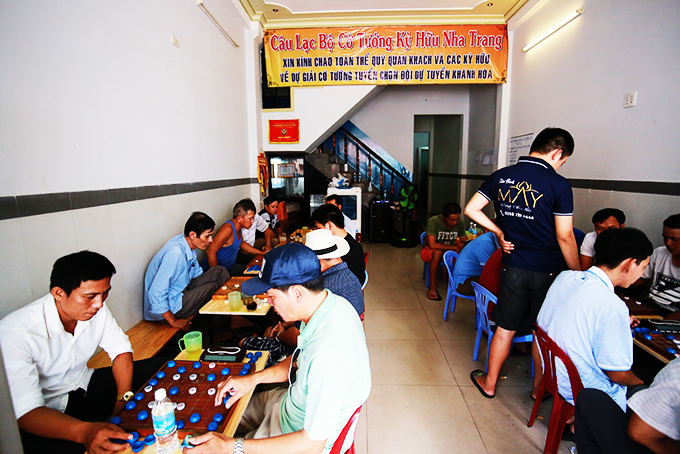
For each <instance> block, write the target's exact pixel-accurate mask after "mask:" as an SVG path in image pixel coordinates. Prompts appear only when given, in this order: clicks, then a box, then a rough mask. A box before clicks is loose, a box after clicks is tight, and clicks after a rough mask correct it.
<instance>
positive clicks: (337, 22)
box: [240, 0, 528, 29]
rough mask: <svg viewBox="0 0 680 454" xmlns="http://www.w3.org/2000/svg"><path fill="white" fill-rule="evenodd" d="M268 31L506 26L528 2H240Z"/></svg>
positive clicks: (319, 0) (501, 0) (473, 0)
mask: <svg viewBox="0 0 680 454" xmlns="http://www.w3.org/2000/svg"><path fill="white" fill-rule="evenodd" d="M240 1H241V4H242V5H243V7H244V8H245V10H246V12H247V13H248V15H249V16H250V18H251V19H252V20H254V21H259V22H260V24H262V26H263V27H264V28H268V29H277V28H305V27H341V26H359V25H430V24H432V25H436V24H441V25H444V24H446V25H456V24H505V23H507V21H508V20H509V19H510V18H511V17H512V16H513V15H514V14H515V13H516V12H517V11H518V10H519V9H520V8H521V7H522V6H523V5H524V4H525V3H526V2H527V1H528V0H485V1H481V2H480V1H479V0H277V1H276V2H267V1H265V0H240Z"/></svg>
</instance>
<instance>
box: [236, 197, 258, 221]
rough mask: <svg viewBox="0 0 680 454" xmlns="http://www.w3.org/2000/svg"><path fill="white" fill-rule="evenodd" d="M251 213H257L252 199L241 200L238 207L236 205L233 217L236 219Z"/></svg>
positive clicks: (237, 203)
mask: <svg viewBox="0 0 680 454" xmlns="http://www.w3.org/2000/svg"><path fill="white" fill-rule="evenodd" d="M249 211H252V212H253V213H256V212H257V211H256V210H255V204H254V203H253V201H252V200H250V199H241V200H239V201H238V202H236V205H234V211H233V212H232V215H233V217H234V218H237V217H239V216H246V215H247V214H248V212H249Z"/></svg>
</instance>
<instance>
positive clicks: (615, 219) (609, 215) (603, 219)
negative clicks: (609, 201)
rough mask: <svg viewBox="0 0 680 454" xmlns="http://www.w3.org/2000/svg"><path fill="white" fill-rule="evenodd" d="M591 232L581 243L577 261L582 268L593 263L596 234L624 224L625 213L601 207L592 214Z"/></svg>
mask: <svg viewBox="0 0 680 454" xmlns="http://www.w3.org/2000/svg"><path fill="white" fill-rule="evenodd" d="M592 222H593V227H595V230H594V231H593V232H588V233H587V234H586V236H585V238H583V243H581V251H580V254H579V257H578V259H579V262H580V264H581V269H582V270H587V269H588V268H590V267H591V266H592V265H593V258H594V257H595V240H596V239H597V236H598V235H599V234H600V233H602V232H604V231H605V230H607V229H620V228H621V227H625V226H626V215H625V214H624V213H623V211H621V210H619V209H618V208H603V209H601V210H598V211H596V212H595V214H594V215H593V219H592Z"/></svg>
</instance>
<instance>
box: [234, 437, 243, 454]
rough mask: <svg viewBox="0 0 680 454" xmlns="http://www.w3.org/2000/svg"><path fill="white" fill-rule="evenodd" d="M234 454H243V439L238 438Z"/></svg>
mask: <svg viewBox="0 0 680 454" xmlns="http://www.w3.org/2000/svg"><path fill="white" fill-rule="evenodd" d="M234 454H243V438H237V439H236V441H235V442H234Z"/></svg>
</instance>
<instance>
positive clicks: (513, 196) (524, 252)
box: [465, 128, 579, 398]
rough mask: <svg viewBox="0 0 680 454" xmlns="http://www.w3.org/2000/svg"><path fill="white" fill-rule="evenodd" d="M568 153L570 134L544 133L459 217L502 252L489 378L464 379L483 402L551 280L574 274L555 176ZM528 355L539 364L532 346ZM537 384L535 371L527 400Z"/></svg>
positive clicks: (565, 209)
mask: <svg viewBox="0 0 680 454" xmlns="http://www.w3.org/2000/svg"><path fill="white" fill-rule="evenodd" d="M573 152H574V139H573V138H572V137H571V134H569V132H567V131H565V130H564V129H559V128H546V129H544V130H543V131H541V132H540V133H539V134H538V135H537V136H536V138H535V139H534V141H533V143H532V144H531V148H530V149H529V156H523V157H521V158H519V161H518V162H517V164H515V165H513V166H510V167H505V168H503V169H499V170H497V171H495V172H494V173H492V174H491V175H490V176H489V178H487V180H486V181H485V182H484V183H483V184H482V186H481V187H480V188H479V191H477V193H476V194H475V195H474V196H472V199H470V202H469V203H468V204H467V206H466V207H465V215H466V216H468V217H469V218H470V219H472V220H473V221H475V222H477V223H478V224H480V225H481V226H483V227H485V228H487V229H488V230H490V231H491V232H493V233H495V234H496V236H497V237H498V241H499V243H500V245H501V248H503V258H502V262H503V269H502V271H501V284H500V290H499V293H498V304H497V305H496V307H494V309H493V311H492V313H491V317H492V318H493V320H494V322H496V324H497V325H498V328H497V330H496V333H495V335H494V336H493V339H492V341H491V351H490V354H489V371H488V374H485V373H484V372H482V371H480V370H474V371H472V373H471V374H470V379H471V380H472V383H473V384H474V385H475V386H476V387H477V389H478V390H479V391H480V393H481V394H482V395H483V396H484V397H487V398H492V397H494V395H495V393H496V381H497V380H498V375H499V373H500V370H501V366H502V365H503V362H504V361H505V360H506V358H507V357H508V355H509V353H510V347H511V346H512V338H513V337H514V335H515V333H516V332H517V331H519V330H520V329H522V330H524V329H530V328H531V326H533V323H534V322H535V321H536V316H537V315H538V311H539V310H540V309H541V304H542V303H543V300H544V298H545V294H546V293H547V291H548V288H549V287H550V284H552V282H553V280H554V279H555V277H556V276H557V274H558V273H560V272H561V271H563V270H565V269H567V268H568V269H572V270H578V269H579V262H578V249H577V247H576V239H575V238H574V231H573V221H572V217H573V210H574V198H573V194H572V191H571V186H570V185H569V182H568V181H567V179H566V178H564V177H562V176H560V175H558V174H557V169H559V168H560V167H561V166H562V165H563V164H564V163H565V162H566V161H567V158H569V156H571V154H572V153H573ZM489 202H493V204H494V209H495V210H496V223H493V222H492V221H491V220H490V219H489V218H488V217H487V216H486V214H484V213H483V212H482V208H484V207H485V206H486V205H487V204H488V203H489ZM532 355H533V358H534V362H535V363H536V364H540V356H539V353H538V347H537V345H536V343H535V342H534V345H533V348H532ZM541 377H542V374H541V373H540V368H536V373H535V377H534V387H533V390H532V392H531V396H532V397H535V396H536V391H537V390H538V385H539V383H540V382H541Z"/></svg>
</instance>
